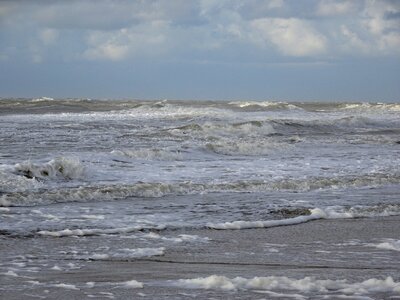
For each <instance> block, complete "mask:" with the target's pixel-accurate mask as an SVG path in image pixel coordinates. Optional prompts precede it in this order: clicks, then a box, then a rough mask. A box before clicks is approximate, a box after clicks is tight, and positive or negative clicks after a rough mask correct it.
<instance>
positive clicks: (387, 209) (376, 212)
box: [207, 204, 400, 230]
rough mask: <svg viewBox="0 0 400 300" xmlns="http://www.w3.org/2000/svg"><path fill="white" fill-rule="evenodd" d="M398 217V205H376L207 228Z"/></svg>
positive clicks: (329, 208)
mask: <svg viewBox="0 0 400 300" xmlns="http://www.w3.org/2000/svg"><path fill="white" fill-rule="evenodd" d="M398 215H400V205H395V204H392V205H377V206H356V207H350V208H346V207H328V208H324V209H321V208H313V209H309V213H306V214H305V215H300V216H296V217H293V218H286V219H279V220H265V221H233V222H224V223H215V224H214V223H209V224H207V227H208V228H211V229H220V230H233V229H253V228H270V227H278V226H288V225H297V224H302V223H306V222H310V221H314V220H319V219H353V218H367V217H388V216H398Z"/></svg>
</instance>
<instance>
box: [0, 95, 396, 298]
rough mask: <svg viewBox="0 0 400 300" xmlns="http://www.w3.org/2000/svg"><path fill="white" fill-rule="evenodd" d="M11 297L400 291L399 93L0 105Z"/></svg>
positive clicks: (0, 283)
mask: <svg viewBox="0 0 400 300" xmlns="http://www.w3.org/2000/svg"><path fill="white" fill-rule="evenodd" d="M0 116H1V118H0V140H1V141H2V143H0V245H1V247H0V274H1V276H0V298H2V299H3V298H4V299H37V298H39V299H86V298H95V299H102V298H106V299H142V298H144V299H191V298H196V299H275V298H276V299H398V298H399V297H400V276H399V274H400V272H399V271H400V263H399V261H400V259H399V258H400V235H399V221H400V201H399V190H400V172H399V170H400V155H399V154H400V148H399V133H400V106H399V104H394V103H334V102H332V103H326V102H324V103H322V102H321V103H320V102H304V103H303V102H299V103H295V102H293V103H288V102H276V101H275V102H274V101H264V102H254V101H232V102H227V101H203V102H201V101H197V102H193V101H167V100H165V101H139V100H90V99H51V98H38V99H1V100H0Z"/></svg>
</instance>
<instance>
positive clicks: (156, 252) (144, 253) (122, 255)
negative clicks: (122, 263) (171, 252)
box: [88, 247, 165, 260]
mask: <svg viewBox="0 0 400 300" xmlns="http://www.w3.org/2000/svg"><path fill="white" fill-rule="evenodd" d="M164 253H165V248H164V247H159V248H136V249H129V248H125V249H119V250H117V251H115V252H113V253H109V254H108V253H95V254H92V255H90V256H89V257H88V258H89V259H90V260H115V259H117V260H118V259H139V258H145V257H152V256H161V255H164Z"/></svg>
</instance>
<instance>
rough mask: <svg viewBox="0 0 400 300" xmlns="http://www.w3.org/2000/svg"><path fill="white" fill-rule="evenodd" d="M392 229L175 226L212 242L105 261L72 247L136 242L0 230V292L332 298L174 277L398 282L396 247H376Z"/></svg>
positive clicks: (354, 223)
mask: <svg viewBox="0 0 400 300" xmlns="http://www.w3.org/2000/svg"><path fill="white" fill-rule="evenodd" d="M399 228H400V217H399V216H396V217H380V218H363V219H344V220H343V219H342V220H317V221H312V222H308V223H304V224H299V225H294V226H281V227H274V228H267V229H249V230H185V231H182V230H176V231H170V232H168V234H169V235H178V234H191V235H198V236H200V237H208V238H209V239H211V240H210V241H208V242H202V243H190V244H185V243H183V244H182V243H180V244H175V245H171V247H167V248H166V249H165V251H164V252H165V253H164V255H162V256H154V257H149V258H140V259H132V258H129V259H118V258H112V259H105V260H90V259H79V258H77V257H76V256H74V252H73V251H74V250H71V249H77V248H79V247H82V249H86V250H88V249H89V250H90V249H92V250H93V251H94V250H98V249H101V247H102V245H104V244H106V243H110V241H111V242H112V243H113V244H117V243H122V244H121V245H120V246H121V247H123V246H126V244H127V243H128V244H130V245H132V247H135V243H136V241H135V239H134V238H127V239H121V238H120V237H118V236H107V235H104V236H88V237H79V238H78V237H63V238H53V237H25V238H21V237H8V236H4V235H3V236H1V237H0V243H1V247H0V272H1V273H2V275H0V298H1V299H38V298H39V299H40V298H42V299H85V298H88V299H90V298H95V299H107V298H114V299H136V298H137V299H143V298H144V299H146V298H149V299H191V298H196V299H211V298H215V299H222V298H224V299H269V298H271V297H273V298H277V299H279V298H281V299H285V298H288V297H289V296H290V295H291V296H290V297H292V298H296V297H297V299H320V298H322V297H324V296H328V297H329V298H328V299H339V298H338V297H339V296H340V293H339V292H337V291H329V292H327V293H321V292H312V293H310V292H306V293H301V292H300V291H298V290H297V291H290V293H289V294H287V293H288V291H279V290H273V291H268V290H264V291H261V290H259V289H258V290H257V289H254V290H238V291H223V290H218V289H210V290H203V289H187V288H182V287H178V286H176V285H174V283H175V282H176V280H179V279H193V278H198V277H208V276H210V275H214V274H216V275H223V276H226V277H229V278H234V277H236V276H240V277H244V278H253V277H255V276H262V277H266V276H286V277H289V278H293V279H301V278H304V277H307V276H313V277H315V278H316V279H331V280H342V279H347V280H348V282H362V281H364V280H367V279H371V278H377V279H385V278H386V277H387V276H391V277H393V279H394V281H395V282H399V281H400V252H399V251H394V250H388V249H379V248H377V247H376V245H377V244H379V243H381V242H382V241H383V240H384V239H396V240H399V239H400V231H399ZM159 234H161V235H162V234H166V232H160V233H159ZM117 246H118V245H117ZM130 280H136V281H138V282H141V283H143V288H138V287H137V288H134V287H133V286H132V285H131V286H130V287H129V286H127V285H126V284H125V282H127V281H130ZM274 293H275V294H274ZM282 293H283V295H281V297H279V294H282ZM296 295H297V296H296ZM353 296H354V295H353ZM356 296H357V295H355V296H354V297H356ZM358 296H360V295H358ZM361 296H362V297H364V296H365V297H370V298H371V299H390V298H392V299H395V298H393V297H397V296H398V297H400V292H399V293H397V292H389V293H388V292H382V291H376V292H374V293H368V294H365V295H361ZM361 296H360V297H361ZM302 297H303V298H302ZM350 299H356V298H350ZM365 299H368V298H365Z"/></svg>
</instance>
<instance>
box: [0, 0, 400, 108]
mask: <svg viewBox="0 0 400 300" xmlns="http://www.w3.org/2000/svg"><path fill="white" fill-rule="evenodd" d="M39 96H49V97H88V98H132V99H226V100H231V99H253V100H289V101H293V100H340V101H349V100H353V101H378V102H379V101H391V102H400V0H392V1H390V0H387V1H385V0H379V1H378V0H377V1H373V0H365V1H362V0H350V1H345V0H343V1H342V0H337V1H335V0H270V1H267V0H265V1H262V0H243V1H239V0H199V1H191V0H154V1H153V0H131V1H127V0H126V1H124V0H120V1H116V0H115V1H112V0H96V1H95V0H93V1H89V0H87V1H84V0H79V1H78V0H68V1H67V0H65V1H46V0H36V1H28V0H25V1H24V0H19V1H16V0H14V1H11V0H9V1H8V0H2V1H0V97H39Z"/></svg>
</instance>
